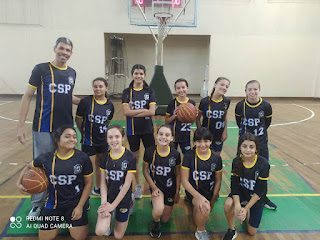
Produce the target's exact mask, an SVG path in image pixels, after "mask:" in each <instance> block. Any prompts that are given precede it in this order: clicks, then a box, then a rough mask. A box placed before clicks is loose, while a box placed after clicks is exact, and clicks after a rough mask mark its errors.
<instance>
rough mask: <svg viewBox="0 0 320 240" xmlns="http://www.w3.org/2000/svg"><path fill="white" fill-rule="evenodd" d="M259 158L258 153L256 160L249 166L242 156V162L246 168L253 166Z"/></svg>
mask: <svg viewBox="0 0 320 240" xmlns="http://www.w3.org/2000/svg"><path fill="white" fill-rule="evenodd" d="M257 159H258V155H257V154H256V156H255V157H254V161H253V163H252V164H251V165H250V166H247V165H246V163H245V162H244V160H243V158H242V164H243V166H244V167H245V168H253V166H254V165H255V164H256V162H257Z"/></svg>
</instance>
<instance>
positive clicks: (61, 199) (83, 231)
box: [17, 126, 93, 240]
mask: <svg viewBox="0 0 320 240" xmlns="http://www.w3.org/2000/svg"><path fill="white" fill-rule="evenodd" d="M54 143H55V149H56V151H55V152H54V153H53V152H49V153H46V154H41V155H39V156H38V157H37V158H36V159H35V160H34V161H33V162H31V163H29V164H28V165H27V166H26V167H25V168H24V169H23V170H22V172H21V174H20V177H19V179H18V182H17V185H18V187H19V190H20V192H22V193H24V194H26V193H27V192H26V189H25V188H24V187H23V186H22V184H21V181H22V177H23V175H24V174H25V173H26V172H27V171H28V170H29V169H31V168H32V167H42V168H43V169H44V170H45V172H46V173H47V175H48V176H49V182H50V183H49V187H48V198H47V201H46V204H45V208H44V210H43V211H42V213H41V219H42V220H41V227H40V230H39V239H40V240H41V239H54V238H55V237H56V236H57V235H58V232H59V226H63V225H62V222H63V220H66V223H67V224H68V225H67V226H68V227H69V226H70V228H69V232H70V235H71V237H72V238H73V239H79V240H82V239H86V237H87V235H88V216H87V208H88V206H89V205H88V198H89V195H90V192H91V188H92V182H93V172H92V164H91V161H90V159H89V157H88V156H87V155H86V154H85V153H83V152H81V151H79V150H76V149H75V148H74V147H75V145H76V143H77V134H76V131H75V130H74V128H73V127H72V126H61V127H59V128H58V129H57V130H56V132H55V134H54ZM48 216H54V220H52V218H51V219H50V220H48V218H47V217H48Z"/></svg>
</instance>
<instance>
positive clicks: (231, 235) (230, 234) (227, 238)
mask: <svg viewBox="0 0 320 240" xmlns="http://www.w3.org/2000/svg"><path fill="white" fill-rule="evenodd" d="M236 237H237V231H236V230H231V229H230V228H229V229H228V231H227V233H226V235H224V237H223V238H222V240H233V239H236Z"/></svg>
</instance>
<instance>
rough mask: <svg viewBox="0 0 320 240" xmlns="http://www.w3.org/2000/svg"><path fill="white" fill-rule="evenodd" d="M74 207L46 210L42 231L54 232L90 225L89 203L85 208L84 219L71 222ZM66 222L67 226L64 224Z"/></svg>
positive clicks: (43, 216) (42, 218)
mask: <svg viewBox="0 0 320 240" xmlns="http://www.w3.org/2000/svg"><path fill="white" fill-rule="evenodd" d="M75 207H76V206H74V207H63V208H57V209H48V208H44V209H43V211H42V212H41V224H40V229H41V230H52V229H57V228H69V227H79V226H85V225H87V224H88V214H87V209H88V207H89V201H87V202H86V204H84V206H83V211H82V217H81V218H80V219H78V220H71V218H72V217H71V215H72V211H73V209H74V208H75ZM63 221H66V224H65V223H63Z"/></svg>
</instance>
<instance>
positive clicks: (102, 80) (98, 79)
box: [92, 77, 108, 97]
mask: <svg viewBox="0 0 320 240" xmlns="http://www.w3.org/2000/svg"><path fill="white" fill-rule="evenodd" d="M96 81H101V82H103V83H104V85H105V86H106V87H108V81H107V79H105V78H103V77H97V78H95V79H93V81H92V86H93V84H94V83H95V82H96ZM107 96H108V95H107V92H106V93H105V97H107Z"/></svg>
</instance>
